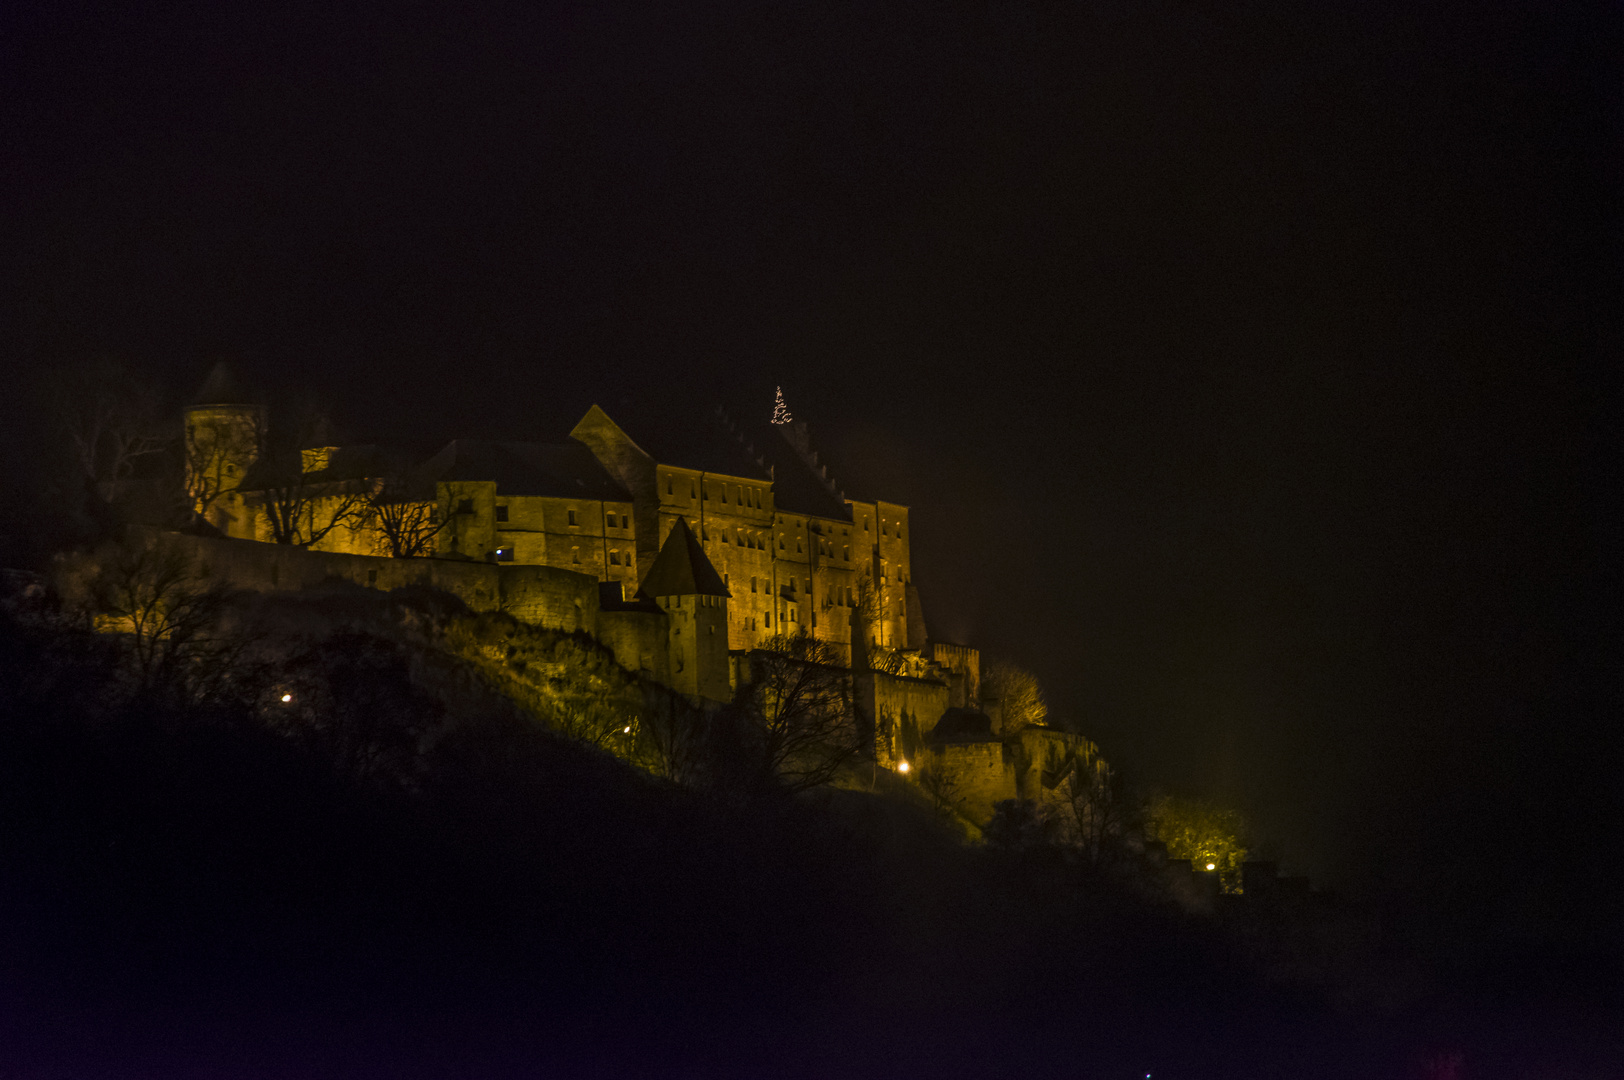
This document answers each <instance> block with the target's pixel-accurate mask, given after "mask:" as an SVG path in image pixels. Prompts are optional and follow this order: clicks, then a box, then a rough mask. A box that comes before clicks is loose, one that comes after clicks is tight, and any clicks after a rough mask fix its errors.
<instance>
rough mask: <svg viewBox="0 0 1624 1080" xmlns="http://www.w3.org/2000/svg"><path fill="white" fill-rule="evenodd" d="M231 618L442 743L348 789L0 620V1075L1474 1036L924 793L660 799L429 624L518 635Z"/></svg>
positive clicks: (1000, 1065)
mask: <svg viewBox="0 0 1624 1080" xmlns="http://www.w3.org/2000/svg"><path fill="white" fill-rule="evenodd" d="M313 611H319V612H320V613H321V617H322V618H324V619H326V620H327V622H326V624H325V625H326V627H327V630H328V633H327V636H325V637H316V638H313V637H311V636H310V635H309V634H308V633H305V632H304V631H306V630H309V629H310V627H311V626H314V625H315V617H314V616H313V615H312V612H313ZM407 612H409V613H415V614H413V615H412V617H411V618H409V619H407V618H403V617H402V614H403V613H407ZM245 619H246V620H247V621H248V622H251V623H252V624H253V625H255V626H258V627H259V628H260V630H259V632H258V637H257V638H256V640H257V642H258V644H259V647H260V652H259V654H257V659H256V660H255V661H254V663H257V664H259V665H260V667H259V668H258V669H256V671H255V672H250V670H249V667H250V665H249V661H248V660H242V661H239V662H241V663H243V664H244V665H245V667H244V672H245V674H244V679H243V685H244V686H246V685H247V684H248V683H249V682H250V681H251V680H250V679H249V678H248V675H249V674H253V675H254V677H255V678H258V679H260V680H263V681H265V683H266V685H275V686H277V687H280V686H282V685H288V684H287V683H286V682H285V678H286V670H287V669H286V668H283V669H276V668H275V667H274V664H272V660H271V657H272V655H273V654H274V653H275V652H276V649H275V648H274V647H273V646H274V645H275V642H274V635H268V634H266V633H265V631H264V628H265V627H267V626H270V625H280V626H283V627H284V628H292V630H293V631H294V632H292V633H291V634H290V636H289V637H288V639H287V641H288V642H289V643H291V644H288V645H287V648H286V650H285V652H284V657H285V659H284V662H285V663H294V662H295V661H297V662H299V663H308V661H307V660H301V659H300V658H301V657H308V656H309V655H310V654H311V653H312V651H314V652H316V653H331V654H332V655H330V656H329V657H328V660H329V661H330V662H331V663H332V664H333V665H335V666H334V667H333V668H332V670H334V671H339V672H342V673H344V674H345V677H346V678H347V679H349V680H350V682H349V683H348V684H346V683H344V682H342V681H340V680H339V679H336V678H335V679H333V680H331V681H330V683H329V684H328V685H327V688H326V691H325V692H326V693H328V694H330V695H331V696H330V698H328V699H327V700H328V707H330V708H331V709H333V710H335V711H336V712H337V713H344V712H345V711H346V710H353V707H354V706H355V705H356V702H357V701H359V702H361V703H362V704H364V705H366V706H367V707H369V708H374V709H381V708H388V709H391V710H394V711H393V712H391V713H390V718H389V722H394V723H398V724H401V725H417V729H418V730H420V731H429V730H431V729H432V733H433V734H432V738H418V740H417V742H416V744H415V745H416V746H417V747H418V750H417V751H416V758H417V760H416V762H415V766H414V767H413V768H397V769H394V770H393V771H391V772H386V773H369V774H364V775H363V774H359V773H357V772H356V771H355V770H353V769H347V768H341V767H339V766H340V764H341V762H340V759H339V758H337V757H335V756H334V754H333V752H332V750H333V747H335V746H337V745H339V744H338V743H336V742H331V741H328V742H321V741H310V740H299V739H294V738H290V737H289V736H288V735H287V734H286V733H285V732H284V731H283V730H282V729H280V728H278V727H277V726H276V725H275V723H273V722H272V721H271V720H268V719H267V716H268V715H269V714H267V713H266V712H265V710H264V708H263V707H262V706H260V705H257V704H256V703H255V701H256V700H257V699H254V698H252V695H249V694H247V693H242V694H239V695H238V697H237V698H236V699H235V700H234V699H233V698H232V696H231V695H230V694H217V695H216V696H215V697H214V698H213V699H211V700H206V701H196V700H194V701H190V702H188V701H182V700H177V699H174V698H170V699H168V700H166V701H165V702H164V703H162V704H161V705H159V704H155V703H154V702H153V701H151V700H148V701H141V700H135V699H131V698H129V697H128V696H127V695H122V694H121V693H120V692H119V691H118V690H117V685H118V681H117V677H116V673H115V671H114V668H113V661H114V650H113V647H112V646H111V645H110V643H109V641H108V640H107V639H106V638H96V637H93V636H90V635H85V634H83V633H81V632H79V631H76V630H73V629H72V628H70V627H66V626H63V625H61V624H49V623H46V624H41V623H39V622H37V621H36V622H28V621H26V620H25V621H22V622H19V621H16V620H8V621H7V622H6V623H5V625H4V628H3V631H0V632H3V634H4V643H3V650H0V664H3V670H0V688H3V689H0V693H3V694H4V697H3V699H0V700H3V706H4V715H3V722H0V875H3V882H4V885H3V892H0V903H3V904H4V909H5V912H6V915H5V918H4V920H3V923H0V927H3V929H0V950H3V953H4V956H5V957H6V960H5V965H4V968H3V969H0V994H3V1000H5V1001H6V1002H7V1007H6V1010H5V1013H4V1017H5V1018H4V1020H0V1025H3V1030H0V1042H3V1044H4V1046H5V1048H6V1049H5V1050H4V1051H3V1053H4V1055H5V1058H6V1060H5V1067H4V1069H3V1070H0V1071H3V1072H4V1075H6V1076H120V1077H124V1076H153V1077H158V1076H163V1077H177V1076H222V1075H229V1076H233V1077H235V1076H274V1077H282V1076H288V1077H292V1076H299V1077H311V1076H403V1075H404V1076H410V1075H423V1076H444V1075H469V1076H505V1075H515V1076H518V1075H526V1076H533V1075H596V1076H769V1075H771V1076H817V1077H822V1076H868V1075H875V1076H879V1075H886V1076H889V1075H896V1074H898V1073H913V1074H918V1075H929V1076H995V1075H1031V1074H1037V1073H1038V1072H1039V1071H1041V1072H1043V1073H1050V1072H1052V1071H1054V1070H1057V1069H1058V1070H1059V1071H1060V1074H1061V1075H1068V1076H1072V1075H1075V1076H1101V1077H1106V1076H1143V1075H1145V1074H1146V1073H1154V1075H1155V1076H1157V1077H1178V1076H1199V1077H1207V1076H1211V1077H1225V1076H1236V1077H1240V1076H1247V1077H1251V1076H1263V1075H1314V1076H1324V1077H1335V1076H1349V1077H1354V1076H1359V1077H1363V1076H1372V1075H1392V1076H1399V1075H1404V1072H1403V1070H1404V1069H1405V1068H1407V1067H1409V1064H1414V1063H1415V1062H1416V1061H1419V1060H1421V1057H1419V1056H1418V1055H1422V1056H1424V1055H1425V1053H1428V1052H1431V1051H1432V1050H1436V1049H1438V1048H1439V1047H1440V1046H1442V1047H1444V1048H1446V1049H1447V1046H1448V1045H1449V1039H1450V1038H1454V1037H1457V1036H1452V1035H1450V1034H1448V1032H1449V1031H1450V1030H1451V1023H1450V1022H1449V1021H1447V1020H1446V1019H1443V1018H1435V1019H1433V1020H1430V1021H1428V1022H1426V1023H1417V1022H1413V1021H1412V1020H1406V1019H1395V1018H1394V1017H1393V1016H1392V1015H1391V1014H1381V1013H1378V1012H1373V1011H1366V1012H1350V1011H1348V1010H1347V1009H1345V1008H1338V1007H1335V1006H1333V1005H1332V1004H1330V1001H1331V998H1330V997H1329V996H1327V995H1325V994H1321V993H1318V992H1310V991H1304V990H1299V991H1286V990H1282V989H1271V988H1270V987H1269V986H1268V985H1267V984H1266V983H1265V981H1264V980H1263V979H1262V978H1261V977H1260V976H1259V975H1258V974H1257V973H1256V969H1255V967H1254V966H1253V965H1252V964H1250V962H1248V961H1246V960H1245V959H1244V958H1243V957H1242V956H1241V954H1240V953H1238V952H1237V951H1236V949H1235V948H1234V947H1232V946H1231V945H1230V944H1229V942H1230V940H1231V939H1230V938H1228V937H1227V936H1225V935H1224V934H1222V933H1220V932H1219V931H1218V929H1217V928H1216V926H1215V924H1213V923H1211V922H1209V921H1203V920H1197V919H1192V918H1190V917H1187V916H1185V915H1183V914H1182V913H1181V912H1180V911H1179V910H1178V909H1177V908H1175V907H1173V906H1171V905H1169V904H1167V903H1165V902H1164V901H1160V900H1157V899H1156V898H1154V897H1152V896H1149V895H1147V894H1146V892H1145V891H1144V890H1143V889H1142V888H1138V887H1136V886H1135V885H1134V883H1133V882H1132V881H1131V880H1127V879H1124V878H1121V877H1119V876H1113V875H1110V874H1102V873H1097V872H1093V871H1089V870H1087V869H1086V868H1083V867H1080V866H1077V865H1074V864H1072V863H1069V862H1067V861H1066V860H1065V859H1063V858H1062V857H1061V856H1060V855H1059V854H1058V853H1057V852H1055V851H1053V850H1050V849H1045V848H1042V847H1037V848H1032V849H1020V848H1012V849H999V848H980V849H973V848H966V847H964V846H962V845H961V844H959V843H958V842H956V841H955V840H954V839H953V838H952V837H951V836H950V835H949V834H948V833H947V832H946V831H945V830H943V829H941V828H940V827H939V826H938V825H937V824H936V823H935V821H934V820H933V819H932V818H931V817H930V815H929V814H928V813H927V812H925V811H922V810H918V809H916V808H915V807H913V806H912V805H911V804H910V803H908V802H907V801H905V800H899V799H897V798H894V797H888V796H886V795H883V794H880V795H870V794H868V793H866V792H851V791H826V792H823V793H821V794H816V795H815V796H813V797H807V798H801V799H790V798H787V797H781V796H773V795H771V794H770V793H762V794H759V795H757V796H753V797H752V798H750V799H748V800H746V799H742V798H721V797H717V796H714V795H705V794H702V793H696V792H695V791H694V790H691V789H688V788H683V787H679V786H677V785H674V784H671V783H668V782H666V781H663V780H658V779H655V778H653V777H651V776H649V775H647V774H646V773H643V772H641V771H639V770H637V769H634V768H632V767H630V766H628V765H626V764H624V763H623V762H621V761H619V760H617V759H616V758H614V757H612V756H611V755H609V754H607V753H605V752H603V751H600V750H597V749H594V748H590V747H586V746H582V745H580V744H579V743H576V742H571V741H568V740H565V739H562V738H560V737H558V736H557V735H556V734H554V733H552V732H550V731H548V730H545V729H543V728H542V727H541V726H540V725H539V724H538V723H536V721H535V720H534V719H533V717H531V716H529V715H528V714H527V713H526V712H525V711H524V710H523V709H522V708H519V707H517V706H516V705H514V704H513V700H512V699H511V698H504V697H503V696H502V695H500V694H498V693H496V692H495V691H493V690H492V689H491V688H490V686H491V684H490V682H489V680H488V679H487V678H486V677H485V675H482V674H481V673H480V670H479V664H478V663H477V662H476V661H474V660H469V659H468V658H467V656H466V655H464V654H459V653H457V652H447V651H443V650H442V651H438V652H436V651H434V649H432V648H431V647H430V645H429V644H428V643H429V642H430V641H431V640H434V639H435V638H434V634H433V633H431V631H430V630H429V629H425V627H430V628H432V627H433V626H434V625H438V626H439V628H440V630H439V631H438V632H439V633H440V634H441V635H442V636H441V637H440V638H439V640H441V641H444V640H449V639H452V638H455V637H456V636H457V635H456V634H455V633H452V632H451V631H452V630H455V628H457V627H459V626H460V627H462V628H463V629H464V630H467V631H468V632H469V634H470V635H471V637H474V638H478V637H480V635H481V634H484V635H487V637H488V636H489V635H490V634H507V635H509V640H511V639H512V638H513V636H515V635H517V636H518V637H520V638H523V637H524V636H525V634H526V631H525V630H524V629H523V628H522V627H518V626H504V625H502V624H501V623H500V621H499V620H498V621H497V622H493V623H488V624H482V625H480V626H473V625H472V624H468V623H464V622H459V620H462V619H466V614H465V613H458V612H457V611H455V610H454V609H453V608H452V607H442V608H440V609H439V610H438V611H437V612H436V610H435V609H434V607H433V605H432V604H428V603H426V602H425V599H424V598H421V597H420V598H416V599H415V600H413V601H412V602H410V603H408V602H406V601H404V600H403V599H402V598H400V597H394V598H388V597H365V596H356V595H354V594H344V593H335V594H333V595H332V596H327V597H324V598H320V599H318V600H317V601H316V602H315V604H314V606H312V605H310V604H305V605H303V606H302V607H301V605H299V604H290V605H285V606H283V607H275V606H266V605H262V606H260V607H258V608H253V609H251V610H250V611H249V613H248V615H246V616H245ZM256 620H257V621H256ZM476 630H477V631H478V633H474V631H476ZM572 640H573V639H568V638H555V640H553V641H552V642H551V644H550V646H549V647H550V648H552V649H553V650H555V651H557V650H563V651H568V650H570V649H572V648H576V649H584V646H580V645H571V644H570V642H571V641H572ZM295 644H302V645H303V651H302V652H301V651H300V650H299V649H298V648H296V647H295ZM520 644H524V642H521V643H520ZM526 647H527V648H529V649H530V650H531V652H532V653H533V654H535V655H539V654H540V653H541V652H542V651H543V648H542V643H541V642H540V641H539V640H538V641H530V642H529V643H528V645H526ZM287 658H291V659H287ZM589 661H590V657H588V658H587V660H586V661H581V662H580V663H575V664H573V665H565V666H566V667H570V666H573V667H575V668H576V669H578V670H577V674H578V675H580V670H579V669H581V668H582V667H583V665H584V667H585V668H587V669H590V667H591V665H590V662H589ZM346 665H347V666H346ZM510 670H511V669H510ZM588 674H590V671H589V672H588ZM608 675H609V673H608V672H607V671H598V672H597V673H596V675H595V676H594V677H602V678H607V677H608ZM582 677H586V676H582ZM278 680H284V681H278ZM301 685H305V686H308V685H310V684H308V683H306V684H301ZM346 685H347V686H348V688H347V689H346ZM346 694H350V695H352V697H350V698H347V697H346ZM354 695H359V697H355V696H354ZM425 717H427V718H429V719H430V720H431V721H432V723H427V724H425V723H422V721H423V719H424V718H425ZM384 726H385V727H387V726H388V724H387V723H385V724H384ZM374 734H375V736H376V737H377V738H379V739H381V740H383V741H384V742H387V734H384V735H377V733H376V732H374ZM1407 1063H1409V1064H1407ZM1301 1070H1306V1072H1303V1071H1301ZM1575 1075H1578V1074H1575ZM1597 1075H1600V1074H1597Z"/></svg>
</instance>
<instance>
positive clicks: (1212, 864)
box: [1207, 862, 1218, 870]
mask: <svg viewBox="0 0 1624 1080" xmlns="http://www.w3.org/2000/svg"><path fill="white" fill-rule="evenodd" d="M1207 869H1208V870H1216V869H1218V864H1217V863H1215V862H1210V863H1208V864H1207Z"/></svg>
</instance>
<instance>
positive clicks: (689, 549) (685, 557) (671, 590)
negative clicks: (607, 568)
mask: <svg viewBox="0 0 1624 1080" xmlns="http://www.w3.org/2000/svg"><path fill="white" fill-rule="evenodd" d="M640 591H641V592H643V593H644V594H645V595H647V596H694V595H700V596H731V595H733V594H732V593H730V592H728V591H727V586H726V585H724V584H723V583H722V575H720V574H718V573H717V572H716V567H714V566H712V565H711V561H710V560H709V559H708V558H706V557H705V551H704V549H703V548H701V547H700V546H699V539H698V538H697V537H696V536H694V531H693V530H692V529H690V528H689V527H688V522H687V521H685V520H684V519H682V518H678V519H677V523H676V525H674V526H672V528H671V535H670V536H667V537H666V538H665V546H664V547H662V548H660V553H659V554H658V555H656V556H655V557H654V565H653V566H651V567H649V571H648V576H647V577H645V578H644V579H643V587H642V589H641V590H640Z"/></svg>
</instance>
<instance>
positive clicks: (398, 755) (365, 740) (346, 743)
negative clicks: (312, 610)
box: [262, 630, 445, 786]
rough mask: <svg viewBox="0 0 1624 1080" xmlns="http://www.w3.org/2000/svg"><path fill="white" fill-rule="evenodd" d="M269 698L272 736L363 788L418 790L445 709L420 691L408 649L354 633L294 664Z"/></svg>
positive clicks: (339, 635)
mask: <svg viewBox="0 0 1624 1080" xmlns="http://www.w3.org/2000/svg"><path fill="white" fill-rule="evenodd" d="M267 698H268V700H267V701H266V702H265V704H264V707H263V710H262V714H263V715H264V717H265V719H266V721H267V722H268V724H269V726H270V727H271V728H272V730H275V731H279V732H281V733H282V734H284V735H286V736H287V737H288V738H290V739H292V740H294V741H295V742H296V743H298V744H300V745H302V746H303V747H304V748H305V749H307V750H309V751H311V752H312V753H314V754H316V755H317V756H319V757H321V758H323V759H325V760H326V761H327V762H328V763H329V764H330V765H331V766H332V767H333V768H334V770H335V771H336V772H338V773H339V774H340V775H342V776H345V777H348V778H350V779H353V780H357V781H361V782H365V783H373V784H400V785H406V786H411V785H413V784H414V783H416V781H417V780H418V779H419V777H420V775H421V773H422V770H423V767H424V762H423V758H424V754H425V752H426V751H427V750H428V749H429V748H430V747H431V746H432V744H433V742H434V741H435V740H436V737H437V736H438V735H439V734H441V733H442V732H443V730H444V728H445V709H444V706H443V705H442V703H441V702H440V701H439V700H438V699H437V698H436V697H435V696H434V695H433V694H432V693H430V692H429V691H427V690H426V689H424V688H423V687H422V686H421V685H419V683H418V681H417V679H416V677H415V676H414V673H413V670H412V662H411V655H410V653H409V652H408V650H407V649H406V648H405V647H403V646H402V645H400V644H399V643H397V642H393V641H389V640H386V639H384V638H380V637H377V636H375V635H372V634H367V633H363V632H360V631H355V630H341V631H338V632H336V633H334V634H332V635H330V636H328V637H327V638H324V639H322V640H320V641H316V642H313V643H312V644H311V645H310V647H309V648H308V649H306V650H305V651H304V652H302V653H300V654H298V655H296V656H294V657H292V658H290V659H289V660H288V661H287V662H286V663H285V664H284V665H283V667H282V670H281V672H280V678H279V680H278V681H277V682H276V683H275V684H274V688H273V690H272V691H271V693H270V694H268V695H267Z"/></svg>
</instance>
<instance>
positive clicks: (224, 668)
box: [89, 537, 236, 697]
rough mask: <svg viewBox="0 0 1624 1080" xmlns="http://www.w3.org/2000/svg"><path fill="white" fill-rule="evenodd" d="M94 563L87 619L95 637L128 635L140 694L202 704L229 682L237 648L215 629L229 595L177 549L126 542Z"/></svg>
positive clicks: (163, 541) (161, 541) (175, 544)
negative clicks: (178, 695) (171, 694)
mask: <svg viewBox="0 0 1624 1080" xmlns="http://www.w3.org/2000/svg"><path fill="white" fill-rule="evenodd" d="M96 562H97V569H96V572H95V575H94V577H93V579H92V581H91V582H90V596H89V599H90V602H91V614H92V615H93V616H94V619H95V625H96V628H97V629H98V630H102V631H104V632H111V633H118V634H124V635H127V638H126V640H127V641H128V645H129V657H130V661H131V664H130V666H131V669H132V674H133V676H134V680H135V687H136V690H137V692H138V693H140V694H151V693H154V692H158V691H162V690H170V691H178V692H182V693H184V694H186V695H188V696H191V697H206V696H209V694H210V693H211V692H212V691H213V690H214V689H217V684H218V683H219V682H220V681H221V680H222V679H224V678H227V677H229V674H228V673H229V669H230V666H231V665H230V664H229V660H230V659H231V657H232V654H233V653H234V652H235V651H236V643H235V642H233V641H232V640H230V639H229V638H228V637H227V636H226V635H224V634H223V633H222V632H221V629H220V624H221V615H222V614H223V612H224V610H225V608H226V605H227V603H228V601H229V594H228V593H227V591H226V590H225V589H224V588H223V587H221V586H220V585H218V584H214V583H211V582H210V581H209V580H208V579H207V577H206V576H205V575H204V574H203V573H202V571H201V569H200V568H199V566H198V564H197V562H196V560H194V559H193V558H192V556H191V554H190V552H189V551H187V549H186V548H185V547H184V546H183V545H182V544H181V543H180V542H179V541H176V540H173V539H168V538H162V537H160V538H158V539H155V540H153V541H151V542H142V541H139V540H129V541H126V542H125V543H123V544H119V545H112V546H109V547H107V548H104V549H103V550H102V551H101V552H99V553H98V556H97V559H96Z"/></svg>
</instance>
